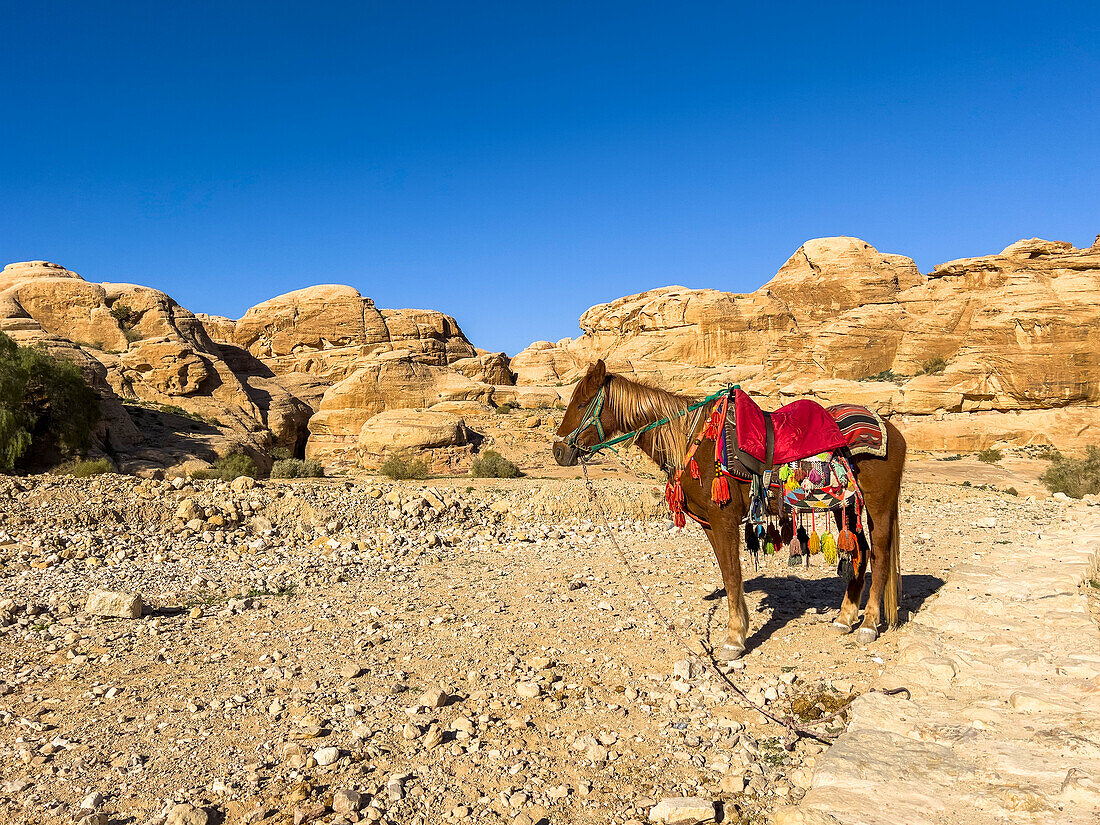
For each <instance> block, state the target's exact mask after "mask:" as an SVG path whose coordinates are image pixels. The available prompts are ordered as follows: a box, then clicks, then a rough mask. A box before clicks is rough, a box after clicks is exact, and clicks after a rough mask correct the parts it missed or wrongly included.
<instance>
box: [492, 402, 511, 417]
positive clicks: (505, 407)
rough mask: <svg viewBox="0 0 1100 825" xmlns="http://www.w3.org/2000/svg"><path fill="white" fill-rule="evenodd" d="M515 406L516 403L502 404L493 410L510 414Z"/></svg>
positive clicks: (502, 413)
mask: <svg viewBox="0 0 1100 825" xmlns="http://www.w3.org/2000/svg"><path fill="white" fill-rule="evenodd" d="M515 408H516V407H515V405H514V404H510V403H509V404H501V405H500V406H499V407H497V408H496V409H495V410H493V412H495V413H496V414H497V415H508V414H509V413H511V412H512V410H514V409H515Z"/></svg>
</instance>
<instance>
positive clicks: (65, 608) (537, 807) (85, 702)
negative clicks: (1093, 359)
mask: <svg viewBox="0 0 1100 825" xmlns="http://www.w3.org/2000/svg"><path fill="white" fill-rule="evenodd" d="M5 483H7V484H8V486H7V487H6V488H4V489H0V499H2V500H3V501H6V503H7V506H5V507H4V508H3V510H2V512H3V516H2V517H0V519H2V520H0V559H2V561H3V565H2V567H0V600H6V601H2V602H0V616H7V617H8V618H7V619H6V622H7V624H6V625H5V626H4V627H2V628H0V678H2V679H3V682H2V685H0V693H2V694H3V695H2V696H0V720H2V721H3V723H4V728H3V732H2V733H0V773H2V774H3V777H4V780H3V782H2V783H0V821H2V822H20V823H23V822H26V823H30V822H43V821H65V822H69V821H75V820H76V819H77V818H78V816H79V814H80V810H79V809H80V804H81V802H82V800H85V798H86V797H87V796H88V795H89V794H99V795H101V797H102V800H101V801H99V809H100V810H102V811H103V812H105V813H106V814H108V815H109V816H110V818H111V821H117V822H126V823H131V822H133V823H145V822H151V823H163V822H166V821H168V822H169V823H170V825H173V820H171V818H170V817H171V814H170V811H171V809H172V807H173V806H175V805H179V804H183V805H186V806H192V809H193V810H194V811H202V812H203V815H205V816H206V817H207V819H208V821H210V822H217V821H222V820H224V821H225V822H265V823H276V822H278V823H283V822H294V821H295V819H298V820H299V821H317V822H326V823H335V822H353V821H367V822H374V821H386V822H391V823H420V825H424V823H443V822H457V821H469V822H516V823H519V824H520V825H524V823H529V822H538V821H541V820H543V819H545V820H546V821H547V822H554V823H557V822H577V823H625V822H628V821H632V820H636V821H642V820H644V819H645V818H646V816H647V814H648V811H649V808H650V807H651V806H652V805H653V804H654V803H655V802H656V801H658V800H660V799H661V798H663V797H668V796H680V795H687V796H703V797H706V798H708V799H711V800H715V801H716V802H718V803H719V804H720V806H721V808H722V809H723V815H724V819H725V821H727V822H731V821H738V820H740V821H745V822H763V821H766V820H767V818H768V817H769V816H770V814H771V812H772V811H773V810H774V809H775V808H776V806H777V805H782V804H785V803H787V802H789V801H792V800H797V799H799V798H800V797H801V796H802V795H803V793H804V792H805V790H804V789H805V787H807V786H808V785H809V776H810V771H811V770H812V768H813V766H814V764H815V761H816V760H817V759H818V758H819V757H820V753H821V750H822V748H821V746H819V745H816V744H814V743H808V742H802V743H800V744H799V746H798V747H797V749H796V750H795V751H794V752H793V753H787V752H785V751H784V750H783V749H782V747H781V746H780V735H781V731H779V730H776V729H774V726H772V725H769V724H766V723H764V722H763V721H762V720H761V719H760V718H759V717H758V714H755V713H753V712H748V711H746V710H744V709H743V708H741V707H739V706H737V705H736V704H734V703H733V702H732V701H731V697H729V696H727V695H725V694H724V693H723V692H722V691H721V689H720V687H719V686H716V685H711V684H708V683H707V681H706V680H701V679H700V678H699V677H698V674H695V673H693V672H692V671H691V670H690V669H689V668H688V667H687V663H686V662H681V663H680V664H678V662H680V660H681V659H683V658H684V655H683V653H682V652H681V651H680V650H678V649H676V647H675V646H674V645H672V644H670V642H669V640H668V639H667V638H666V636H665V634H664V632H663V631H662V630H661V629H660V628H659V627H658V626H657V625H656V623H655V622H654V621H653V619H652V617H650V616H649V615H648V613H647V611H646V609H645V607H644V604H643V602H642V601H641V600H640V598H639V596H638V594H637V592H636V590H635V589H634V584H633V583H632V582H630V581H628V580H627V579H626V578H625V577H624V575H623V572H622V570H621V569H620V566H619V564H618V562H617V560H616V559H615V557H614V555H613V554H612V552H611V551H610V549H609V548H608V547H607V546H606V545H605V544H603V543H602V542H601V541H600V539H599V537H598V536H597V534H596V530H595V527H594V526H593V525H592V523H591V522H590V521H588V520H586V518H585V516H586V515H587V514H588V512H587V504H586V502H585V496H584V492H583V490H582V489H581V487H580V485H579V483H578V482H576V481H575V480H561V481H552V480H541V479H520V480H517V481H514V482H499V481H482V482H480V483H476V484H475V483H467V482H466V481H455V482H449V483H448V482H442V481H437V482H431V483H428V484H417V483H404V484H389V483H386V484H379V483H378V481H377V480H369V479H364V480H362V481H349V482H323V483H297V484H279V483H262V484H257V485H256V486H255V487H253V488H250V489H243V488H242V489H241V490H240V491H236V490H233V489H230V488H229V487H228V486H227V485H224V484H221V483H217V482H196V483H193V484H184V485H181V488H180V489H177V487H176V486H173V485H171V484H169V483H168V482H137V481H135V480H133V479H125V478H119V477H105V478H102V479H94V480H88V481H75V480H62V481H58V480H55V479H51V478H49V477H41V478H38V479H33V480H22V481H18V482H16V481H10V480H9V482H3V481H0V485H3V484H5ZM600 489H601V491H602V492H603V493H605V494H606V496H607V501H608V502H609V504H610V505H612V506H613V507H614V508H615V513H616V514H617V515H615V516H613V517H615V518H617V519H619V520H618V521H616V522H615V524H614V528H615V530H616V531H617V535H618V536H619V538H620V540H621V541H622V542H623V543H624V545H625V546H626V548H627V551H628V553H629V554H630V555H631V557H632V558H633V560H634V562H635V564H636V565H637V567H638V568H639V570H640V571H641V574H642V577H643V583H644V585H645V586H646V587H648V588H650V593H651V594H652V596H653V598H654V599H655V600H656V601H657V602H658V603H659V604H660V605H661V606H662V608H663V609H664V610H665V611H667V613H668V614H669V615H670V616H674V617H676V620H677V621H678V622H679V623H680V625H681V627H682V628H683V629H684V630H685V632H687V633H688V634H689V635H694V636H696V637H699V638H706V639H708V640H710V641H711V642H712V643H713V642H717V641H720V638H721V633H722V631H723V628H724V624H725V615H724V613H725V606H724V600H723V599H722V598H721V597H720V595H719V594H716V592H715V588H716V587H717V586H718V582H719V581H720V578H719V575H718V570H717V565H716V563H715V561H714V558H713V555H712V554H711V552H710V549H709V546H708V545H706V543H705V540H704V539H703V537H702V535H701V533H700V532H699V531H698V530H697V529H695V528H689V529H688V530H686V531H683V532H682V533H681V531H677V530H674V529H670V522H668V521H667V520H666V519H665V518H664V516H663V515H661V511H660V505H659V492H658V493H655V492H654V490H653V488H652V486H651V484H650V483H648V482H646V481H644V480H642V481H637V480H621V481H614V480H611V479H606V480H601V481H600ZM187 502H190V504H188V503H187ZM183 517H188V518H187V520H186V521H184V520H183ZM192 517H193V518H192ZM903 518H904V519H905V521H904V523H905V524H906V548H907V549H906V553H905V557H904V560H903V572H904V576H905V592H906V597H905V601H904V607H905V608H907V610H909V611H914V612H917V613H918V615H919V611H920V610H921V608H922V605H923V604H924V602H925V601H926V600H927V598H928V597H929V596H930V595H931V594H932V593H933V592H934V591H935V590H936V589H937V588H938V587H939V586H940V585H941V584H942V582H943V581H944V580H945V579H947V578H949V576H950V573H951V570H952V568H953V567H955V566H956V565H959V564H964V563H970V562H974V561H976V560H978V561H980V559H982V558H983V557H984V556H985V555H986V554H988V553H990V552H991V549H993V548H997V547H1001V546H1004V547H1007V548H1012V547H1023V546H1031V545H1032V544H1033V543H1034V540H1035V536H1036V533H1037V532H1043V531H1046V530H1049V529H1050V528H1051V527H1052V526H1053V525H1055V524H1056V523H1057V522H1058V521H1059V520H1060V519H1061V518H1062V508H1060V507H1058V506H1054V505H1052V504H1050V503H1049V502H1037V501H1027V500H1025V499H1023V498H1018V497H1013V496H1008V495H1004V494H1000V493H996V492H992V491H989V490H979V489H973V488H969V489H968V488H963V487H958V486H951V485H945V484H921V483H914V484H909V485H907V486H906V488H905V490H904V500H903ZM1002 543H1003V544H1002ZM746 564H747V567H746V577H747V579H748V599H749V605H750V610H751V611H752V624H753V631H752V635H751V637H750V647H751V650H750V652H749V654H748V655H747V656H746V657H745V658H744V659H743V660H742V661H741V662H738V663H735V665H734V666H733V668H732V669H731V675H732V676H733V677H734V678H736V679H737V680H738V683H739V684H741V685H743V686H745V687H746V688H747V689H749V690H750V691H751V693H752V695H753V696H755V697H758V698H759V699H760V700H761V701H766V702H769V703H771V704H773V705H777V706H778V707H780V708H783V709H788V708H789V707H790V706H791V702H792V701H794V702H795V704H796V706H797V707H798V708H799V709H800V710H801V711H802V712H803V713H804V714H806V715H808V716H812V715H815V714H819V713H820V712H821V711H820V708H832V707H835V706H836V705H838V704H839V703H840V702H842V701H843V700H844V699H846V698H847V697H848V696H849V695H850V694H853V693H854V694H859V693H862V692H863V691H865V690H866V689H867V688H868V687H869V686H870V685H871V684H873V683H874V682H875V681H876V680H877V679H878V678H879V677H880V676H881V674H882V673H883V671H884V669H885V668H888V667H890V666H891V664H892V663H894V662H895V661H896V660H897V657H898V652H897V651H898V641H899V638H901V637H900V636H899V634H897V633H888V634H886V635H885V636H884V637H883V638H882V639H881V640H880V641H879V642H877V643H875V644H874V645H872V646H871V647H868V648H860V647H858V646H857V645H856V644H855V642H854V640H853V638H852V637H842V638H840V637H836V636H834V635H832V634H831V632H830V630H829V628H828V623H829V621H830V620H831V617H832V614H833V612H835V609H836V607H837V606H838V605H839V602H840V597H841V587H840V582H839V580H838V579H837V578H836V576H835V575H834V573H833V571H831V570H826V569H824V568H823V567H821V566H812V567H810V568H809V569H802V568H799V569H794V570H792V569H790V568H788V567H787V566H786V561H785V559H779V558H777V557H774V558H772V559H768V560H766V561H765V562H764V563H763V564H762V566H761V568H760V569H759V570H754V569H753V568H752V564H751V561H747V562H746ZM94 587H105V588H108V589H115V590H137V591H140V592H141V594H142V595H143V596H144V598H145V600H146V602H147V603H148V604H149V605H150V606H151V609H150V610H149V611H147V612H146V614H145V615H144V616H143V617H142V618H141V619H137V620H127V619H103V618H98V617H94V616H88V615H86V614H85V613H84V612H83V607H84V602H85V600H86V596H87V592H88V591H89V590H90V589H92V588H94ZM440 690H441V691H442V693H443V694H445V695H446V697H447V698H446V699H445V700H441V699H439V693H438V691H440ZM433 691H435V692H433ZM441 703H442V704H441ZM815 706H817V707H818V709H815ZM91 801H96V800H91ZM189 810H191V809H189ZM195 815H196V816H198V815H199V814H197V813H196V814H195ZM180 821H185V820H180ZM196 821H197V820H196Z"/></svg>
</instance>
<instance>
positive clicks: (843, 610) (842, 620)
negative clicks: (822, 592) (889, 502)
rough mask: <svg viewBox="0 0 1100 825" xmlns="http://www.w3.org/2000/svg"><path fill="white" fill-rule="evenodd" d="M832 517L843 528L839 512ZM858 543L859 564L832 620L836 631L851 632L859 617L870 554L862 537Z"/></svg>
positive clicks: (842, 518) (842, 519)
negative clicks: (838, 611) (859, 550)
mask: <svg viewBox="0 0 1100 825" xmlns="http://www.w3.org/2000/svg"><path fill="white" fill-rule="evenodd" d="M834 517H835V519H836V524H837V528H838V529H843V527H844V523H845V521H844V519H845V517H844V516H843V515H842V514H840V513H836V514H834ZM859 544H860V549H861V551H862V552H861V553H860V554H859V566H858V568H857V569H856V570H854V571H853V572H854V574H855V575H853V576H852V580H851V581H850V582H848V588H847V589H846V590H845V591H844V601H843V602H841V604H840V613H839V614H837V617H836V619H835V620H834V621H833V630H834V631H836V632H837V633H842V634H843V633H851V632H852V628H854V627H855V624H856V620H857V619H858V618H859V602H860V599H861V598H862V596H863V585H864V583H865V582H866V581H867V560H868V556H869V555H870V552H869V550H870V548H868V547H867V546H866V545H865V544H864V542H863V539H862V537H860V538H859Z"/></svg>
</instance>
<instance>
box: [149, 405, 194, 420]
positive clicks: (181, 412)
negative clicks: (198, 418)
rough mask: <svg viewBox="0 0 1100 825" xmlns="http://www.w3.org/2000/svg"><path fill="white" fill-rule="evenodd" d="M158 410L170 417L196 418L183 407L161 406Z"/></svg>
mask: <svg viewBox="0 0 1100 825" xmlns="http://www.w3.org/2000/svg"><path fill="white" fill-rule="evenodd" d="M157 409H159V410H160V411H161V412H162V413H166V414H168V415H178V416H179V417H180V418H194V416H193V415H191V413H189V412H187V410H185V409H184V408H183V407H180V406H177V405H176V404H159V405H158V406H157Z"/></svg>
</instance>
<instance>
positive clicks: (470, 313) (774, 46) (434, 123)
mask: <svg viewBox="0 0 1100 825" xmlns="http://www.w3.org/2000/svg"><path fill="white" fill-rule="evenodd" d="M765 5H770V6H772V7H773V8H772V9H770V10H762V7H763V6H765ZM0 36H2V38H3V40H2V45H0V78H2V80H0V105H2V111H3V113H4V118H3V125H2V126H0V261H2V262H8V261H15V260H26V259H36V258H44V259H48V260H53V261H57V262H59V263H62V264H64V265H65V266H67V267H69V268H71V269H74V270H76V271H77V272H80V273H81V274H82V275H83V276H84V277H86V278H88V279H90V280H97V281H99V280H113V281H133V282H137V283H142V284H148V285H150V286H155V287H158V288H160V289H163V290H165V291H166V292H168V293H169V294H171V295H172V296H173V297H175V298H176V299H177V300H178V301H179V302H180V303H181V304H183V305H184V306H186V307H189V308H191V309H194V310H197V311H206V312H214V313H219V314H224V315H229V316H232V317H237V316H239V315H240V314H241V313H242V312H243V311H244V310H245V309H246V308H247V307H249V306H251V305H252V304H254V303H257V302H259V301H261V300H264V299H266V298H269V297H271V296H274V295H276V294H278V293H281V292H285V291H288V290H291V289H296V288H299V287H302V286H306V285H309V284H315V283H332V282H336V283H348V284H351V285H353V286H355V287H357V288H359V289H360V290H361V291H362V292H363V293H364V294H366V295H369V296H371V297H373V298H374V299H375V300H376V301H377V302H378V304H379V306H382V307H406V306H413V307H428V308H434V309H439V310H442V311H445V312H447V313H450V314H452V315H454V316H456V317H457V319H458V320H459V323H460V324H461V325H462V326H463V328H464V329H465V331H466V332H467V334H468V335H469V337H470V338H471V339H472V340H473V341H474V343H475V344H477V345H479V346H482V347H486V348H488V349H503V350H506V351H508V352H509V353H515V352H516V351H517V350H519V349H520V348H522V347H523V346H524V345H526V344H527V343H528V342H530V341H531V340H535V339H551V340H556V339H557V338H560V337H563V336H566V335H574V334H576V331H577V318H578V316H579V315H580V314H581V312H583V311H584V310H585V309H586V308H587V307H589V306H591V305H592V304H595V303H599V302H601V301H606V300H610V299H613V298H616V297H618V296H621V295H626V294H630V293H635V292H640V291H642V290H644V289H649V288H652V287H657V286H663V285H667V284H673V283H679V284H685V285H688V286H693V287H714V288H718V289H724V290H734V291H747V290H751V289H754V288H756V287H757V286H759V285H760V284H761V283H763V282H764V281H765V280H766V279H767V278H769V277H770V276H771V275H772V274H774V272H775V270H776V269H777V268H778V267H779V266H780V265H781V264H782V262H783V261H784V260H785V259H786V258H787V257H788V256H789V255H790V254H791V253H792V252H793V251H794V250H795V249H796V248H797V247H798V246H799V244H801V243H802V242H803V241H804V240H806V239H807V238H812V237H819V236H823V235H841V234H844V235H856V236H859V237H862V238H864V239H865V240H867V241H869V242H870V243H872V244H873V245H875V246H877V247H878V248H879V249H882V250H883V251H889V252H899V253H902V254H906V255H910V256H912V257H914V258H915V259H916V261H917V263H918V264H919V265H920V267H921V268H922V270H925V271H927V270H929V269H930V268H931V267H932V266H933V265H935V264H937V263H940V262H942V261H945V260H948V259H951V258H956V257H962V256H970V255H980V254H986V253H990V252H996V251H999V250H1000V249H1002V248H1003V247H1004V246H1006V245H1007V244H1009V243H1011V242H1012V241H1014V240H1016V239H1018V238H1020V237H1030V236H1032V235H1038V236H1041V237H1048V238H1054V239H1061V240H1068V241H1071V242H1073V243H1075V244H1077V245H1078V246H1081V245H1085V246H1087V245H1089V244H1090V243H1091V242H1092V240H1093V238H1094V236H1095V235H1096V233H1097V232H1100V14H1097V10H1096V7H1095V4H1090V3H1079V4H1070V3H1027V4H1021V3H1012V2H998V3H977V2H952V3H948V4H938V3H906V4H895V3H881V2H876V3H848V4H845V3H822V2H814V3H777V4H747V3H731V2H711V3H686V2H678V3H647V2H637V1H635V2H629V3H599V2H595V3H593V2H585V3H571V2H557V3H529V2H515V0H513V1H512V2H506V3H504V2H502V3H479V2H447V3H443V2H437V3H426V2H415V0H405V1H404V2H401V1H399V0H393V2H388V3H376V2H356V3H351V2H349V3H338V4H331V3H325V2H311V3H298V4H285V3H278V2H263V3H258V2H257V3H232V2H204V1H201V0H200V2H191V0H188V2H177V3H162V2H151V3H150V2H140V3H138V2H133V3H119V2H101V3H88V2H70V3H54V2H48V0H44V1H43V2H38V1H36V2H13V0H0Z"/></svg>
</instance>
